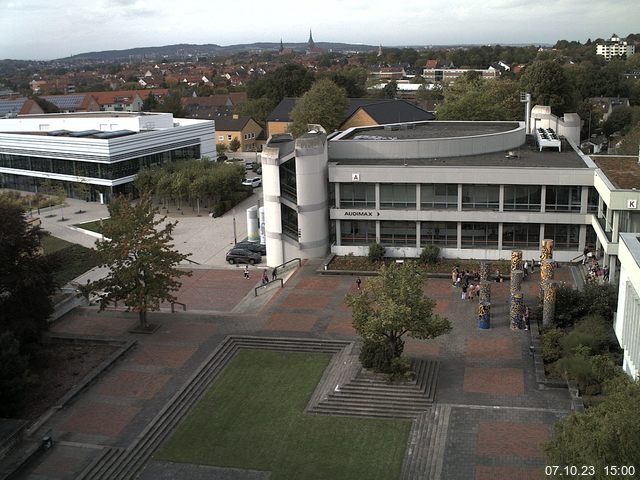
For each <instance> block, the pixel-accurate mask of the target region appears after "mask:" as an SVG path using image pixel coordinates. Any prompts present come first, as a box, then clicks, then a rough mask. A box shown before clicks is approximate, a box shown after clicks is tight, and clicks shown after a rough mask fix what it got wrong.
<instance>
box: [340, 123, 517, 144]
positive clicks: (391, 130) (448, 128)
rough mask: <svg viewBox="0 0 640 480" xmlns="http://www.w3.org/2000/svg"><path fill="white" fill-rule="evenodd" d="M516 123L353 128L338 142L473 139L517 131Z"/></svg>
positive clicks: (422, 124) (412, 124)
mask: <svg viewBox="0 0 640 480" xmlns="http://www.w3.org/2000/svg"><path fill="white" fill-rule="evenodd" d="M519 126H520V124H519V123H518V122H447V121H432V122H431V121H427V122H413V123H407V124H391V125H380V126H371V127H360V128H355V129H354V130H352V131H348V132H347V133H346V134H345V135H341V136H340V137H339V139H338V140H374V141H375V140H385V139H388V140H405V139H406V140H415V139H435V138H456V137H473V136H478V135H490V134H496V133H505V132H510V131H512V130H515V129H517V128H518V127H519Z"/></svg>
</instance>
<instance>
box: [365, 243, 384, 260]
mask: <svg viewBox="0 0 640 480" xmlns="http://www.w3.org/2000/svg"><path fill="white" fill-rule="evenodd" d="M384 253H385V248H384V247H383V246H382V245H380V244H379V243H372V244H371V245H369V254H368V257H369V261H371V262H381V261H382V260H384Z"/></svg>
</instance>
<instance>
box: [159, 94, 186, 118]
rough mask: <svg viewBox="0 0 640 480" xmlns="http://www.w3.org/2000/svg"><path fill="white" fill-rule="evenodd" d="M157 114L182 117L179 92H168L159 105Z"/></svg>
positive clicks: (182, 111)
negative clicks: (164, 113)
mask: <svg viewBox="0 0 640 480" xmlns="http://www.w3.org/2000/svg"><path fill="white" fill-rule="evenodd" d="M157 110H158V111H159V112H167V113H172V114H173V116H174V117H183V116H184V108H183V107H182V95H181V93H180V91H179V90H172V91H170V92H169V93H168V94H167V95H166V96H165V97H164V99H163V101H162V103H161V104H160V105H159V107H158V109H157Z"/></svg>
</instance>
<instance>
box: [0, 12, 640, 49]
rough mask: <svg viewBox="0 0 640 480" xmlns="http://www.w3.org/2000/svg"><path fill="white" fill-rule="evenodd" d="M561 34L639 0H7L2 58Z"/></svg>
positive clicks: (624, 15)
mask: <svg viewBox="0 0 640 480" xmlns="http://www.w3.org/2000/svg"><path fill="white" fill-rule="evenodd" d="M310 28H311V29H313V38H314V40H315V41H316V42H322V41H327V42H346V43H363V44H369V45H378V44H382V45H383V46H397V45H439V44H459V43H474V44H496V43H501V44H507V43H508V44H513V43H529V44H538V43H555V41H556V40H559V39H566V40H578V41H581V42H584V41H586V40H587V39H588V38H592V39H595V38H598V37H601V38H608V37H609V36H611V34H613V33H617V34H618V35H620V36H622V37H624V36H626V35H628V34H629V33H636V32H640V1H639V0H556V1H555V2H546V1H542V2H536V1H535V0H534V1H531V0H444V1H435V0H403V1H400V2H396V1H389V0H323V1H321V2H310V1H305V0H275V1H272V2H265V1H264V0H260V1H258V0H245V1H244V2H224V1H222V0H208V1H207V0H203V1H196V0H180V1H176V0H173V1H169V0H154V1H149V0H93V1H86V0H46V1H44V0H0V59H4V58H15V59H38V60H40V59H53V58H61V57H66V56H69V55H71V54H78V53H84V52H90V51H101V50H121V49H126V48H133V47H150V46H161V45H169V44H174V43H195V44H202V43H216V44H219V45H233V44H237V43H253V42H279V41H280V38H282V39H283V41H284V42H285V44H286V43H287V42H305V41H306V40H307V39H308V37H309V29H310Z"/></svg>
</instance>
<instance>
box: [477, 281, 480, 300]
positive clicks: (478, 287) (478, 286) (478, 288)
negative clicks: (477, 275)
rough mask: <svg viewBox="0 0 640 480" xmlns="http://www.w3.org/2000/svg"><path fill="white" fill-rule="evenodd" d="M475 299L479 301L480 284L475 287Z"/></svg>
mask: <svg viewBox="0 0 640 480" xmlns="http://www.w3.org/2000/svg"><path fill="white" fill-rule="evenodd" d="M476 298H477V299H478V300H480V284H477V285H476Z"/></svg>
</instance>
